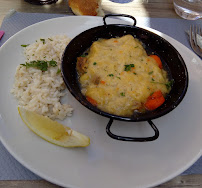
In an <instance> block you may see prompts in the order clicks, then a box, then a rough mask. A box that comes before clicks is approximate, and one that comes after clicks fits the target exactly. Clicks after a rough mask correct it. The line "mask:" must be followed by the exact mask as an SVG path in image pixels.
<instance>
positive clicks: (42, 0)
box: [25, 0, 58, 5]
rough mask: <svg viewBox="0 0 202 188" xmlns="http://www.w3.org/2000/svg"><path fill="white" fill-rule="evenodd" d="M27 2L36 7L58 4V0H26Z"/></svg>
mask: <svg viewBox="0 0 202 188" xmlns="http://www.w3.org/2000/svg"><path fill="white" fill-rule="evenodd" d="M25 1H26V2H28V3H31V4H36V5H46V4H52V3H56V2H57V1H58V0H25Z"/></svg>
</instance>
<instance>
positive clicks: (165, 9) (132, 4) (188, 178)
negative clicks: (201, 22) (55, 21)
mask: <svg viewBox="0 0 202 188" xmlns="http://www.w3.org/2000/svg"><path fill="white" fill-rule="evenodd" d="M117 2H124V3H117ZM102 8H103V10H104V12H105V13H119V14H120V13H122V14H130V15H132V16H142V17H157V18H179V16H178V15H176V13H175V11H174V9H173V3H172V0H135V1H134V0H122V1H121V0H119V1H118V0H111V1H110V0H102ZM11 9H14V10H16V11H18V12H29V13H56V14H67V15H73V13H72V11H71V9H70V8H69V7H68V0H58V2H57V3H56V4H51V5H43V6H39V5H32V4H29V3H27V2H25V1H24V0H0V25H1V23H2V21H3V19H4V17H5V16H6V15H7V13H8V12H9V11H10V10H11ZM0 187H1V188H4V187H5V188H9V187H12V188H13V187H28V188H29V187H30V188H32V187H49V188H51V187H58V186H56V185H53V184H51V183H49V182H47V181H45V180H34V181H31V180H28V181H12V180H9V181H5V180H4V181H0ZM157 187H158V188H159V187H162V188H168V187H169V188H170V187H186V188H189V187H192V188H193V187H194V188H200V187H202V175H200V174H193V175H183V176H182V175H181V176H177V177H176V178H174V179H173V180H171V181H169V182H167V183H164V184H162V185H159V186H157Z"/></svg>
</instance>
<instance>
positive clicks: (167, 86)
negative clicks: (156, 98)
mask: <svg viewBox="0 0 202 188" xmlns="http://www.w3.org/2000/svg"><path fill="white" fill-rule="evenodd" d="M151 83H154V84H163V85H165V86H166V88H167V89H170V88H171V87H172V85H173V83H174V80H171V81H169V82H167V83H161V82H151Z"/></svg>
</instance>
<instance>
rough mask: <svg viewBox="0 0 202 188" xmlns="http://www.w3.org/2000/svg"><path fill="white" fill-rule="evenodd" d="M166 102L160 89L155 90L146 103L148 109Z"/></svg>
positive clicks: (153, 108)
mask: <svg viewBox="0 0 202 188" xmlns="http://www.w3.org/2000/svg"><path fill="white" fill-rule="evenodd" d="M164 102H165V98H164V96H163V94H162V92H161V91H160V90H158V91H156V92H154V93H153V94H152V95H151V96H149V97H148V99H147V101H146V103H145V104H144V106H145V108H146V109H147V110H155V109H156V108H158V107H159V106H161V105H162V104H163V103H164Z"/></svg>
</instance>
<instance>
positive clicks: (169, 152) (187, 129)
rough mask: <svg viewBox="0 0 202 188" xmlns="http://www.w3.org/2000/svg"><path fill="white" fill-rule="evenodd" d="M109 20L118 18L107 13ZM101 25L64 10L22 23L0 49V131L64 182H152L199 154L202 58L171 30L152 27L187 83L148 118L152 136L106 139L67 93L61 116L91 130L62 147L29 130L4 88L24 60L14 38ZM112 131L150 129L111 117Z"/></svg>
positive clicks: (22, 155) (16, 151)
mask: <svg viewBox="0 0 202 188" xmlns="http://www.w3.org/2000/svg"><path fill="white" fill-rule="evenodd" d="M111 22H114V23H115V22H116V23H119V21H118V22H117V20H114V19H110V23H111ZM97 25H102V18H99V17H88V16H86V17H84V16H83V17H79V16H77V17H76V16H75V17H63V18H56V19H51V20H47V21H44V22H40V23H37V24H34V25H32V26H30V27H28V28H26V29H23V30H22V31H20V32H19V33H17V34H16V35H14V36H13V37H11V38H10V39H9V40H8V41H7V42H6V43H5V44H4V45H3V46H2V47H1V49H0V58H1V69H0V87H1V96H0V104H1V105H0V115H1V116H0V117H1V118H0V139H1V141H2V143H3V144H4V146H5V147H6V148H7V150H8V151H9V152H10V153H11V154H12V155H13V156H14V157H15V158H16V159H17V160H18V161H19V162H20V163H21V164H23V165H24V166H25V167H27V168H28V169H30V170H31V171H33V172H34V173H36V174H37V175H39V176H41V177H42V178H44V179H46V180H48V181H50V182H53V183H55V184H58V185H61V186H65V187H71V188H76V187H77V188H95V187H96V188H103V187H105V188H108V187H109V188H120V187H124V188H135V187H151V186H155V185H158V184H161V183H163V182H165V181H168V180H170V179H171V178H173V177H175V176H177V175H179V174H180V173H181V172H183V171H184V170H186V169H187V168H188V167H190V166H191V165H192V164H193V163H194V162H195V161H196V160H197V159H198V158H199V157H200V156H201V148H202V134H201V133H202V132H201V127H202V126H201V114H200V112H201V103H202V98H201V93H202V86H201V79H202V64H201V60H200V59H199V58H198V57H197V56H196V55H195V54H194V53H192V52H191V51H190V50H189V49H188V48H186V47H184V46H183V45H182V44H180V43H179V42H177V41H175V40H174V39H172V38H171V37H168V36H167V35H164V34H162V33H160V32H157V31H155V30H153V31H154V32H155V33H157V34H159V35H161V36H162V37H164V38H165V39H167V40H168V41H169V42H170V43H172V44H173V45H174V46H175V47H176V49H177V50H178V51H179V52H180V53H181V55H182V57H183V58H184V60H185V62H186V65H187V67H188V71H189V80H190V81H189V88H188V92H187V94H186V96H185V98H184V100H183V101H182V102H181V103H180V105H179V106H178V107H177V108H176V109H175V110H174V111H172V112H170V113H169V114H167V115H165V116H163V117H161V118H158V119H156V120H154V123H155V124H156V125H157V127H158V128H159V131H160V137H159V138H158V139H157V140H156V141H153V142H147V143H129V142H121V141H116V140H113V139H111V138H110V137H108V136H107V134H106V132H105V127H106V124H107V122H108V119H107V118H104V117H101V116H99V115H97V114H95V113H93V112H91V111H90V110H88V109H86V108H85V107H83V106H82V105H81V104H80V103H78V102H77V101H76V100H75V99H74V98H73V97H72V96H71V95H70V94H68V97H67V98H66V100H67V101H68V102H69V103H70V104H71V105H72V106H73V107H74V109H75V111H74V115H73V117H71V118H69V119H66V120H65V121H64V122H63V123H64V124H65V125H68V126H70V127H72V128H73V129H75V130H78V131H80V132H82V133H84V134H86V135H88V136H89V137H90V138H91V144H90V146H89V147H87V148H72V149H68V148H62V147H58V146H55V145H52V144H50V143H48V142H46V141H44V140H43V139H41V138H39V137H38V136H37V135H35V134H34V133H32V132H31V131H30V130H29V129H28V128H27V127H26V125H25V124H24V123H23V122H22V120H21V119H20V116H19V115H18V112H17V101H16V99H15V98H14V97H13V96H12V95H11V94H10V89H11V87H12V84H13V81H14V74H15V69H16V67H17V65H19V64H20V63H24V57H23V54H22V48H21V46H20V45H21V44H28V43H32V42H34V41H35V40H36V39H38V38H43V37H48V36H51V35H56V34H67V35H68V36H69V37H71V38H72V37H74V36H75V35H77V34H79V33H80V32H81V31H84V30H86V29H88V28H91V27H94V26H97ZM112 131H114V132H116V133H123V134H125V135H128V136H149V135H150V136H151V135H153V131H152V130H151V128H150V127H149V126H148V124H147V122H141V123H127V122H118V121H115V123H114V126H113V128H112Z"/></svg>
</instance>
